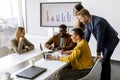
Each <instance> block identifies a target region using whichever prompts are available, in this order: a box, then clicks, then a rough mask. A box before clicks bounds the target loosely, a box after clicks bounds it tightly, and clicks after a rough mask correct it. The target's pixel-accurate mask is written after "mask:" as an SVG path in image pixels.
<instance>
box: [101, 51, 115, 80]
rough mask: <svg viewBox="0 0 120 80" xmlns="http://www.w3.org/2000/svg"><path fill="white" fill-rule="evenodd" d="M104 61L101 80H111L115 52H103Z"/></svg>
mask: <svg viewBox="0 0 120 80" xmlns="http://www.w3.org/2000/svg"><path fill="white" fill-rule="evenodd" d="M102 53H103V59H102V63H101V65H102V71H101V78H100V80H111V64H110V58H111V56H112V54H113V51H110V50H108V49H104V50H103V52H102Z"/></svg>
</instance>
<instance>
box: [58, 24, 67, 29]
mask: <svg viewBox="0 0 120 80" xmlns="http://www.w3.org/2000/svg"><path fill="white" fill-rule="evenodd" d="M59 28H63V29H67V26H66V25H65V24H61V25H60V26H59Z"/></svg>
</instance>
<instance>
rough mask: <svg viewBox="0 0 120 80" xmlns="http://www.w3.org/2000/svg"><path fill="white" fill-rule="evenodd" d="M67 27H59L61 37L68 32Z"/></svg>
mask: <svg viewBox="0 0 120 80" xmlns="http://www.w3.org/2000/svg"><path fill="white" fill-rule="evenodd" d="M66 32H67V31H66V29H65V28H59V33H60V37H64V36H65V34H66Z"/></svg>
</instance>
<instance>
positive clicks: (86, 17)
mask: <svg viewBox="0 0 120 80" xmlns="http://www.w3.org/2000/svg"><path fill="white" fill-rule="evenodd" d="M79 20H80V22H82V23H83V24H84V25H85V24H87V23H88V22H89V17H88V16H85V15H84V16H82V15H79Z"/></svg>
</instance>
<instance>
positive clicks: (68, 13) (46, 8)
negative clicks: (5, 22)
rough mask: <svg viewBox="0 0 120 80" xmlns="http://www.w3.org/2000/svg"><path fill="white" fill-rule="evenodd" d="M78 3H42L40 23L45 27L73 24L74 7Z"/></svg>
mask: <svg viewBox="0 0 120 80" xmlns="http://www.w3.org/2000/svg"><path fill="white" fill-rule="evenodd" d="M77 3H78V2H70V3H41V4H40V7H41V8H40V14H41V16H40V25H41V26H43V27H44V26H46V27H57V26H59V25H61V24H65V25H67V26H72V17H73V16H74V13H73V8H74V6H75V5H76V4H77Z"/></svg>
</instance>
